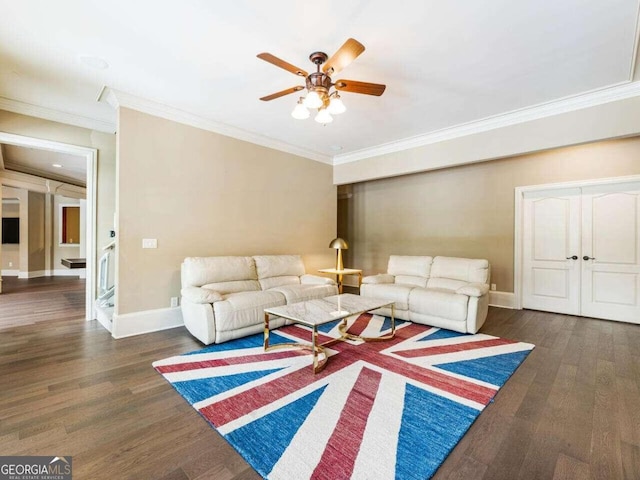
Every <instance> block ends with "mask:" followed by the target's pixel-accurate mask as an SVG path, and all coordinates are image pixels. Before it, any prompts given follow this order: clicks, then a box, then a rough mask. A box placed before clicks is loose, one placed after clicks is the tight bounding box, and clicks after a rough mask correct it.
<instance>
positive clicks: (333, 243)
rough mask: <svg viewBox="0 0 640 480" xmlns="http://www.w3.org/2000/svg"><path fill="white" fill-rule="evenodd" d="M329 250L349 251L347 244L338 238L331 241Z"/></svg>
mask: <svg viewBox="0 0 640 480" xmlns="http://www.w3.org/2000/svg"><path fill="white" fill-rule="evenodd" d="M329 248H335V249H340V250H348V249H349V244H348V243H347V242H346V240H344V239H342V238H340V237H338V238H334V239H333V240H331V243H330V244H329Z"/></svg>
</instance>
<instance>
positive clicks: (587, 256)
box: [582, 255, 595, 261]
mask: <svg viewBox="0 0 640 480" xmlns="http://www.w3.org/2000/svg"><path fill="white" fill-rule="evenodd" d="M582 259H583V260H585V261H586V260H595V257H590V256H589V255H585V256H584V257H582Z"/></svg>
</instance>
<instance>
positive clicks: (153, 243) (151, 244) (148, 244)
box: [142, 238, 158, 248]
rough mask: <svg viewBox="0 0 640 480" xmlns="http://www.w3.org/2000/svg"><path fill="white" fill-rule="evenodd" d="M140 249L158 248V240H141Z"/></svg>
mask: <svg viewBox="0 0 640 480" xmlns="http://www.w3.org/2000/svg"><path fill="white" fill-rule="evenodd" d="M142 248H158V239H157V238H143V239H142Z"/></svg>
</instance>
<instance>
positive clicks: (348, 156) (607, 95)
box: [333, 82, 640, 165]
mask: <svg viewBox="0 0 640 480" xmlns="http://www.w3.org/2000/svg"><path fill="white" fill-rule="evenodd" d="M637 96H640V82H624V83H622V84H618V85H615V86H613V87H608V88H605V89H600V90H594V91H591V92H587V93H584V94H581V95H575V96H571V97H565V98H562V99H560V100H556V101H553V102H548V103H543V104H540V105H536V106H534V107H528V108H523V109H520V110H514V111H512V112H508V113H504V114H500V115H495V116H492V117H487V118H484V119H481V120H476V121H473V122H469V123H464V124H461V125H457V126H455V127H450V128H444V129H442V130H437V131H434V132H430V133H426V134H422V135H416V136H414V137H409V138H404V139H401V140H397V141H393V142H388V143H383V144H381V145H377V146H375V147H370V148H363V149H361V150H356V151H353V152H348V153H344V154H341V155H336V156H334V157H333V164H334V165H340V164H344V163H350V162H356V161H358V160H364V159H367V158H371V157H378V156H380V155H387V154H390V153H395V152H401V151H403V150H409V149H412V148H417V147H422V146H424V145H429V144H433V143H438V142H443V141H446V140H453V139H456V138H460V137H465V136H467V135H473V134H476V133H481V132H486V131H488V130H495V129H498V128H503V127H508V126H511V125H517V124H520V123H525V122H530V121H532V120H538V119H541V118H545V117H551V116H554V115H560V114H562V113H568V112H572V111H575V110H581V109H584V108H589V107H594V106H597V105H603V104H605V103H610V102H615V101H618V100H624V99H627V98H632V97H637Z"/></svg>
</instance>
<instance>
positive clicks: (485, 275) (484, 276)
mask: <svg viewBox="0 0 640 480" xmlns="http://www.w3.org/2000/svg"><path fill="white" fill-rule="evenodd" d="M431 278H451V279H454V280H462V281H463V282H476V283H488V282H489V262H488V261H487V260H483V259H472V258H453V257H436V258H435V259H434V260H433V265H432V266H431Z"/></svg>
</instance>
